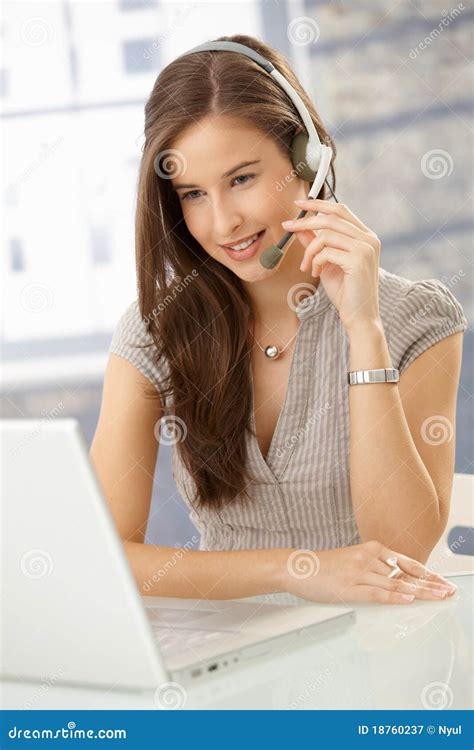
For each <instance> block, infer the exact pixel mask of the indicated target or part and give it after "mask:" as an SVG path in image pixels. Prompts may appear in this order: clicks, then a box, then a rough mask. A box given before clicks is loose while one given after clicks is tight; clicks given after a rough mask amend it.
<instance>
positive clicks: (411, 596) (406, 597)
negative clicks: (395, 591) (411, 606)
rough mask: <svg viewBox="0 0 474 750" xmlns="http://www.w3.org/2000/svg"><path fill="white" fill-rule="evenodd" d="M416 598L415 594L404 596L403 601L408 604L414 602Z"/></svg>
mask: <svg viewBox="0 0 474 750" xmlns="http://www.w3.org/2000/svg"><path fill="white" fill-rule="evenodd" d="M414 598H415V596H414V594H402V599H404V601H406V602H412V601H413V599H414Z"/></svg>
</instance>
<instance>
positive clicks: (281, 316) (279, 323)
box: [242, 236, 320, 330]
mask: <svg viewBox="0 0 474 750" xmlns="http://www.w3.org/2000/svg"><path fill="white" fill-rule="evenodd" d="M303 256H304V247H303V246H302V245H301V244H300V243H299V242H298V241H297V240H296V237H295V236H293V240H290V243H289V246H288V245H287V246H286V249H285V255H284V257H283V258H282V260H281V261H280V263H279V264H278V266H277V267H276V269H275V270H274V272H273V273H272V274H271V275H270V276H268V277H267V278H264V279H261V280H259V281H253V282H248V281H243V282H242V284H243V286H244V288H245V290H246V292H247V294H248V295H249V298H250V304H251V306H252V312H253V315H254V318H255V323H256V325H257V326H258V327H259V328H260V329H261V330H262V329H263V330H267V329H273V330H275V329H276V328H280V327H284V326H290V327H291V326H292V325H293V326H294V324H295V322H297V321H298V316H297V314H296V312H295V310H294V309H292V307H295V306H296V304H297V303H298V302H301V301H302V300H303V298H304V297H310V296H311V295H312V294H313V289H316V288H317V287H318V285H319V283H320V280H319V277H314V276H312V275H311V272H308V271H305V272H303V271H300V265H301V262H302V260H303ZM293 288H294V290H293Z"/></svg>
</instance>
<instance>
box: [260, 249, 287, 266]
mask: <svg viewBox="0 0 474 750" xmlns="http://www.w3.org/2000/svg"><path fill="white" fill-rule="evenodd" d="M284 254H285V253H284V252H283V250H282V249H281V248H279V247H278V245H270V247H267V249H266V250H264V251H263V253H262V254H261V256H260V263H261V264H262V266H263V267H264V268H275V266H276V265H277V263H279V262H280V260H281V259H282V258H283V256H284Z"/></svg>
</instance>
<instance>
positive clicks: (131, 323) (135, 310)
mask: <svg viewBox="0 0 474 750" xmlns="http://www.w3.org/2000/svg"><path fill="white" fill-rule="evenodd" d="M144 345H145V346H144ZM109 353H110V354H116V355H118V356H119V357H123V358H124V359H127V360H128V361H129V362H131V364H132V365H134V366H135V367H136V368H137V369H138V370H140V372H141V373H142V374H143V375H144V376H145V377H146V378H148V380H149V381H150V382H151V383H153V385H154V386H155V387H156V388H157V389H158V391H159V390H160V386H161V384H162V383H163V382H164V380H165V379H166V378H167V376H168V373H169V368H168V367H167V364H166V362H165V361H164V359H161V360H160V361H159V362H157V350H156V346H155V343H154V341H153V338H152V337H151V335H150V334H149V333H148V331H147V329H146V326H145V323H144V321H143V319H142V317H141V315H140V308H139V306H138V300H135V302H133V303H132V304H131V305H130V306H129V307H128V308H127V309H126V310H125V312H124V313H123V315H122V317H121V318H120V319H119V321H118V323H117V325H116V327H115V329H114V332H113V335H112V341H111V343H110V347H109Z"/></svg>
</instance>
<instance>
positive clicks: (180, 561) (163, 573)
mask: <svg viewBox="0 0 474 750" xmlns="http://www.w3.org/2000/svg"><path fill="white" fill-rule="evenodd" d="M124 547H125V552H126V555H127V559H128V562H129V565H130V567H131V569H132V572H133V575H134V578H135V581H136V583H137V586H138V588H139V591H140V593H141V594H142V595H149V596H171V597H183V598H188V599H189V598H190V599H240V598H242V597H247V596H257V595H259V594H268V593H273V592H276V591H281V588H280V571H281V560H280V557H281V556H280V555H279V550H276V549H258V550H229V551H223V552H220V551H210V552H207V551H199V550H187V549H184V548H183V549H179V548H178V549H176V548H174V547H156V546H154V545H151V544H141V543H140V542H129V541H124ZM285 559H286V557H285Z"/></svg>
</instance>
